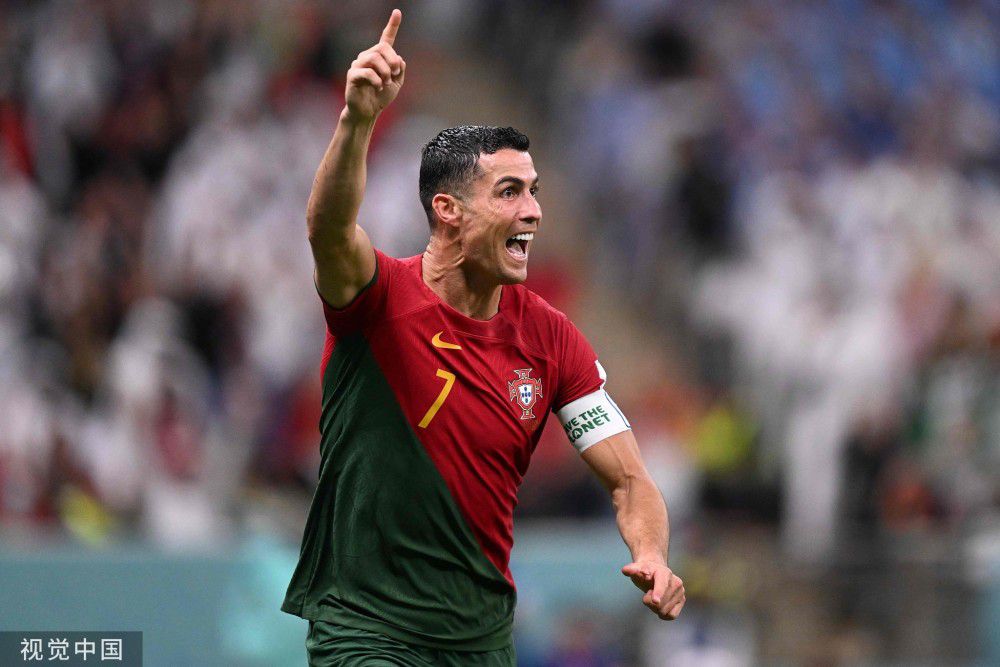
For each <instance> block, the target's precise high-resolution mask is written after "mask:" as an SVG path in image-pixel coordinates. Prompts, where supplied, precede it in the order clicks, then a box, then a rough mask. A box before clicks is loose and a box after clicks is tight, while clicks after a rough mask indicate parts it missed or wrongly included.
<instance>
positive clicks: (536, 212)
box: [518, 193, 542, 225]
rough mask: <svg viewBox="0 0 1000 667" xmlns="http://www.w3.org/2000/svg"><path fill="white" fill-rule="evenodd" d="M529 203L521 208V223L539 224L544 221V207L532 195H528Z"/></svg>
mask: <svg viewBox="0 0 1000 667" xmlns="http://www.w3.org/2000/svg"><path fill="white" fill-rule="evenodd" d="M526 197H527V201H526V202H525V204H524V206H522V207H521V214H520V215H519V216H518V218H519V219H520V220H521V222H527V223H532V224H536V225H537V224H538V223H539V222H541V221H542V206H541V204H539V203H538V200H537V199H535V197H534V195H532V194H531V193H526Z"/></svg>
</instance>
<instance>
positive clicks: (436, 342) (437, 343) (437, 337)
mask: <svg viewBox="0 0 1000 667" xmlns="http://www.w3.org/2000/svg"><path fill="white" fill-rule="evenodd" d="M443 333H444V331H438V332H437V333H436V334H434V338H431V345H433V346H434V347H440V348H443V349H445V350H461V349H462V346H461V345H455V344H454V343H448V342H446V341H443V340H441V334H443Z"/></svg>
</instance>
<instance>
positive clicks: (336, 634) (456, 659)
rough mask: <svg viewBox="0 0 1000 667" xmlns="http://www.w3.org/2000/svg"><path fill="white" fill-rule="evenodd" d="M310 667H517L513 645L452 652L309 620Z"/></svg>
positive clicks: (307, 649)
mask: <svg viewBox="0 0 1000 667" xmlns="http://www.w3.org/2000/svg"><path fill="white" fill-rule="evenodd" d="M306 652H307V653H308V654H309V665H310V667H361V666H362V665H363V666H365V667H369V666H370V667H466V666H468V667H478V666H482V667H516V665H517V658H516V656H515V654H514V646H513V644H512V645H510V646H507V647H505V648H501V649H497V650H495V651H454V650H442V649H436V648H426V647H424V646H415V645H413V644H406V643H404V642H401V641H399V640H396V639H393V638H392V637H387V636H385V635H381V634H378V633H377V632H371V631H369V630H358V629H355V628H349V627H346V626H343V625H337V624H336V623H327V622H326V621H309V635H308V636H307V637H306Z"/></svg>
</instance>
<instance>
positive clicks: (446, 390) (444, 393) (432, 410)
mask: <svg viewBox="0 0 1000 667" xmlns="http://www.w3.org/2000/svg"><path fill="white" fill-rule="evenodd" d="M437 376H438V377H439V378H441V379H443V380H444V387H443V388H442V389H441V393H440V394H438V397H437V398H435V399H434V403H433V404H432V405H431V407H429V408H428V409H427V414H425V415H424V418H423V419H421V420H420V423H419V424H417V426H419V427H420V428H427V425H428V424H430V423H431V420H432V419H434V415H436V414H437V413H438V410H440V409H441V406H442V405H444V401H445V399H446V398H448V394H450V393H451V387H452V385H453V384H455V374H454V373H449V372H448V371H446V370H443V369H441V368H439V369H438V370H437Z"/></svg>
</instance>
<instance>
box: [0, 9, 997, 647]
mask: <svg viewBox="0 0 1000 667" xmlns="http://www.w3.org/2000/svg"><path fill="white" fill-rule="evenodd" d="M389 8H390V5H388V4H385V5H384V6H383V4H381V3H365V2H360V1H358V2H320V1H318V0H280V1H279V0H253V1H250V2H227V1H225V0H169V1H167V0H53V1H51V2H29V1H27V0H23V1H18V0H11V1H8V2H4V3H0V525H2V526H6V527H7V528H8V529H10V528H11V527H14V528H17V527H19V526H20V527H27V528H28V529H29V531H31V530H32V529H34V528H37V527H39V526H50V527H52V528H57V529H59V530H62V531H66V532H68V533H69V534H72V535H73V536H75V537H76V538H78V539H79V540H81V541H83V542H87V543H95V544H99V543H102V542H105V541H107V540H108V539H109V538H114V537H120V536H130V535H137V534H138V535H142V536H143V537H144V538H146V539H148V540H150V541H152V542H153V543H155V544H158V545H162V546H185V545H201V544H210V543H217V542H218V540H220V539H225V538H226V537H227V536H229V535H234V534H238V533H240V532H241V531H244V530H246V529H247V528H248V527H253V526H255V525H257V524H258V523H259V522H264V524H265V526H266V527H269V528H268V529H269V530H277V531H287V535H288V536H289V537H290V539H297V537H298V528H297V527H296V525H297V524H296V523H295V522H294V521H293V522H291V524H288V522H283V521H282V520H280V519H279V518H276V517H287V516H289V515H291V516H299V514H300V513H301V512H302V511H304V507H305V505H306V503H307V502H308V498H309V495H310V491H311V488H312V484H313V483H314V479H315V466H316V463H317V457H318V451H317V441H318V432H317V423H318V417H319V374H318V362H319V357H320V352H321V346H322V332H323V323H322V318H321V313H320V309H319V307H318V306H319V302H318V300H317V298H316V296H315V293H314V292H313V289H312V286H311V259H310V256H309V252H308V246H307V244H306V241H305V227H304V208H305V202H306V200H307V197H308V193H309V188H310V185H311V183H312V176H313V172H314V170H315V167H316V165H317V164H318V162H319V160H320V157H321V155H322V153H323V151H324V149H325V146H326V143H327V141H328V139H329V136H330V132H331V130H332V127H333V123H334V121H335V118H336V114H337V112H338V110H339V108H340V104H341V95H342V92H341V91H342V85H343V84H342V76H343V72H344V71H345V70H346V67H347V64H348V63H349V61H350V60H351V58H353V56H354V54H355V53H357V52H358V51H359V50H361V49H363V48H366V47H367V46H368V45H369V44H370V42H371V41H372V40H373V39H374V38H375V36H377V34H378V30H379V28H380V27H381V25H382V22H383V21H384V17H385V16H387V15H388V10H389ZM403 9H404V13H405V14H406V17H405V18H404V22H403V29H402V31H401V33H400V41H399V46H400V52H401V53H402V54H403V55H404V57H406V58H407V61H408V78H407V84H406V86H405V87H404V93H403V95H402V96H401V97H400V99H399V100H398V101H397V103H396V104H395V105H394V106H393V107H391V108H390V109H389V110H388V111H387V112H386V114H384V117H383V118H382V119H381V121H380V124H379V126H378V129H377V133H376V136H375V138H374V140H373V146H372V153H371V157H370V171H369V182H368V195H367V197H366V201H365V204H364V206H363V209H362V212H361V223H362V224H363V225H364V226H365V227H366V229H368V230H369V231H370V232H371V233H372V235H373V237H374V238H375V241H376V243H377V244H378V245H379V246H380V247H382V248H383V249H385V250H386V251H387V252H389V253H390V254H396V255H407V254H413V253H416V252H419V251H420V250H421V248H422V245H423V243H424V241H425V239H426V233H427V232H426V222H425V221H424V218H423V212H422V210H421V209H420V206H419V203H418V201H417V195H416V181H417V168H418V160H419V148H420V146H421V145H422V144H423V143H424V142H426V141H427V140H429V139H430V138H431V137H432V136H433V135H434V134H435V133H436V132H437V131H438V130H439V129H441V128H443V127H445V126H447V125H450V124H459V123H462V122H488V123H493V124H507V123H513V124H518V123H519V122H521V121H523V122H525V123H526V124H527V127H524V128H523V129H526V130H527V131H528V133H529V135H530V136H531V137H532V140H533V147H532V152H533V154H534V155H535V161H536V164H537V165H538V166H539V171H540V173H542V175H543V178H542V181H543V184H544V188H543V192H542V195H541V201H542V204H543V207H545V211H546V220H545V222H543V226H544V227H545V228H544V232H545V234H543V236H542V237H540V240H541V242H540V243H539V244H538V250H539V252H538V259H536V260H535V261H534V263H533V266H532V275H531V279H530V283H531V286H532V287H534V288H535V289H537V290H538V291H539V292H541V293H542V294H543V295H544V296H546V297H547V298H549V299H550V300H551V301H552V302H553V303H554V304H555V305H556V306H557V307H560V308H562V309H564V310H566V311H567V312H568V313H569V314H570V315H571V316H574V317H576V318H577V322H578V324H580V326H581V327H582V328H583V329H584V331H585V332H587V334H588V336H589V337H591V339H592V340H593V342H594V344H595V347H596V348H597V349H598V351H599V353H600V355H601V356H602V360H603V361H604V365H605V366H606V367H608V368H609V369H610V370H611V379H610V382H609V384H610V386H611V389H612V390H613V391H614V393H615V394H616V397H620V398H621V400H620V401H619V402H620V403H622V404H623V407H624V408H625V410H626V411H627V412H628V414H629V415H630V417H631V420H632V422H633V425H634V426H635V429H636V432H637V435H638V437H639V440H640V443H641V444H642V446H643V450H644V454H645V457H646V459H647V461H648V463H649V466H650V468H651V470H652V471H653V474H654V476H655V477H656V478H657V481H658V482H659V483H660V485H661V487H662V489H663V491H664V494H665V496H666V497H667V500H668V503H669V504H670V506H671V515H672V518H673V520H674V524H675V531H676V532H677V533H678V534H679V535H685V534H686V535H687V539H688V544H689V546H690V549H691V553H692V555H691V558H692V562H693V564H694V565H697V563H696V562H695V559H696V557H697V549H698V544H699V543H700V542H699V539H700V538H699V533H698V531H699V526H701V525H703V524H704V523H706V522H708V523H711V522H712V521H715V520H727V519H729V520H735V521H737V522H748V523H754V522H762V523H765V524H770V525H777V526H780V529H781V531H782V535H783V538H784V539H783V544H784V547H785V549H786V553H789V554H792V555H793V556H794V557H796V558H798V559H801V560H804V561H818V562H824V561H829V560H830V559H832V558H835V556H836V554H837V553H838V549H841V548H843V547H844V545H845V544H847V545H850V544H852V543H855V542H856V541H857V540H862V541H863V540H872V539H877V538H878V536H880V535H885V534H898V533H911V532H914V531H917V532H919V531H922V530H924V529H926V528H931V529H941V530H953V529H960V528H961V527H962V526H965V525H968V524H969V522H971V521H975V520H979V519H983V518H985V517H990V516H995V515H996V510H997V506H998V503H1000V6H998V5H997V4H996V3H993V2H989V1H987V0H982V1H975V0H965V1H962V2H945V1H943V0H919V1H917V2H894V1H879V2H875V1H872V2H864V1H862V0H835V1H832V2H818V1H817V2H789V1H783V0H755V1H753V2H697V3H689V2H660V1H656V0H642V1H638V2H636V1H628V2H625V1H622V0H592V1H584V0H575V1H569V2H561V3H547V4H545V5H544V6H542V5H539V4H538V3H531V2H527V1H526V0H483V1H482V2H469V3H456V2H449V1H448V0H428V1H427V2H423V3H414V5H413V6H412V7H410V6H409V5H404V7H403ZM459 102H460V103H459ZM547 238H548V239H549V240H548V241H546V239H547ZM546 243H548V246H547V247H546ZM590 302H600V303H602V304H606V307H604V308H602V309H599V311H598V312H599V314H598V315H595V309H592V308H586V307H584V306H586V304H587V303H590ZM550 426H551V425H550ZM521 501H522V507H521V508H520V510H519V511H520V512H521V513H522V514H523V515H525V516H539V515H550V516H552V515H554V516H560V517H586V516H595V515H608V513H609V512H610V508H609V505H608V503H607V500H606V497H605V495H604V493H603V491H602V490H601V489H600V488H599V487H598V486H597V485H596V484H595V483H594V482H593V481H591V480H590V479H589V476H588V473H587V471H586V469H585V466H582V465H580V464H579V462H578V461H577V460H576V457H575V456H574V455H573V453H572V449H571V448H569V447H568V446H567V445H566V444H565V442H564V441H563V438H562V437H561V434H560V433H558V429H552V430H551V431H550V432H549V433H548V434H547V435H546V438H545V440H544V441H543V444H542V445H541V446H540V448H539V451H538V453H537V455H536V461H535V466H534V468H533V470H532V471H531V472H530V473H529V479H528V480H527V483H526V486H525V488H524V492H523V494H522V499H521ZM296 513H299V514H296ZM268 522H269V523H268ZM569 636H576V635H572V633H569ZM585 648H586V647H583V648H581V647H579V646H577V647H572V646H570V647H568V648H566V651H568V652H569V653H573V652H574V651H576V652H580V651H584V652H585ZM692 650H694V649H692ZM693 655H694V657H693V658H692V660H695V663H693V664H696V663H697V654H693ZM566 659H567V660H569V659H570V658H566ZM553 660H555V662H553V663H552V664H569V663H568V662H559V660H558V659H557V658H553ZM594 660H596V658H594ZM612 662H613V660H612V659H611V658H608V664H611V663H612ZM580 664H584V663H582V662H581V663H580ZM587 664H596V663H587ZM600 664H604V663H603V662H602V663H600Z"/></svg>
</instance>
